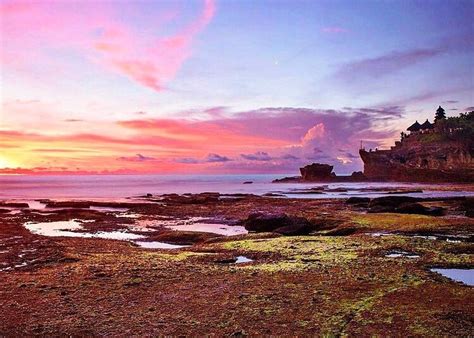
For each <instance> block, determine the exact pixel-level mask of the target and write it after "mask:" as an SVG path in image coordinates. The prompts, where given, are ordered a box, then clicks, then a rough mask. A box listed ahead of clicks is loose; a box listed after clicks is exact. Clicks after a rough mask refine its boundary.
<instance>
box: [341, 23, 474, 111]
mask: <svg viewBox="0 0 474 338" xmlns="http://www.w3.org/2000/svg"><path fill="white" fill-rule="evenodd" d="M473 49H474V42H473V39H472V32H469V31H468V32H467V33H459V34H457V35H454V36H449V37H447V38H444V39H441V40H438V41H436V42H434V43H432V44H431V45H430V46H429V47H424V48H412V49H405V50H394V51H391V52H389V53H386V54H382V55H378V56H374V57H369V58H364V59H359V60H354V61H351V62H348V63H345V64H343V65H341V66H340V67H339V68H338V70H337V71H336V72H335V74H334V77H335V78H336V79H338V80H341V81H343V82H344V83H361V82H364V81H368V80H370V81H373V80H377V79H381V78H384V77H386V76H390V75H392V74H394V73H397V72H399V71H401V70H404V69H406V68H409V67H411V66H413V65H416V64H419V63H422V62H425V61H428V60H431V59H433V58H435V57H438V56H442V55H445V54H448V53H459V52H461V53H466V52H472V50H473ZM447 102H450V101H447ZM450 103H453V102H450Z"/></svg>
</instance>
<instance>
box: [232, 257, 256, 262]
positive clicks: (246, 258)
mask: <svg viewBox="0 0 474 338" xmlns="http://www.w3.org/2000/svg"><path fill="white" fill-rule="evenodd" d="M250 262H253V259H250V258H248V257H245V256H237V260H236V261H235V264H242V263H250Z"/></svg>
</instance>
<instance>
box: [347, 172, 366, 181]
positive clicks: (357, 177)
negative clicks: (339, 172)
mask: <svg viewBox="0 0 474 338" xmlns="http://www.w3.org/2000/svg"><path fill="white" fill-rule="evenodd" d="M351 179H353V180H354V181H365V180H367V177H365V175H364V173H363V172H362V171H354V172H353V173H352V174H351Z"/></svg>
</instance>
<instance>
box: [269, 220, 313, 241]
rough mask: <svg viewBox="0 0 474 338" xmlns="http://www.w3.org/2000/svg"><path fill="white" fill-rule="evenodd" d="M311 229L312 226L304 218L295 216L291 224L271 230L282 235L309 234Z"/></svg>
mask: <svg viewBox="0 0 474 338" xmlns="http://www.w3.org/2000/svg"><path fill="white" fill-rule="evenodd" d="M312 231H313V226H312V224H311V223H310V222H309V221H308V220H307V219H306V218H299V217H298V218H297V217H295V218H294V219H293V224H292V225H287V226H284V227H281V228H278V229H275V230H274V231H273V232H276V233H278V234H280V235H284V236H304V235H308V234H310V233H311V232H312Z"/></svg>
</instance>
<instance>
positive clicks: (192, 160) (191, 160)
mask: <svg viewBox="0 0 474 338" xmlns="http://www.w3.org/2000/svg"><path fill="white" fill-rule="evenodd" d="M174 161H175V162H177V163H184V164H197V163H200V162H201V161H199V160H198V159H196V158H193V157H183V158H177V159H175V160H174Z"/></svg>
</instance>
